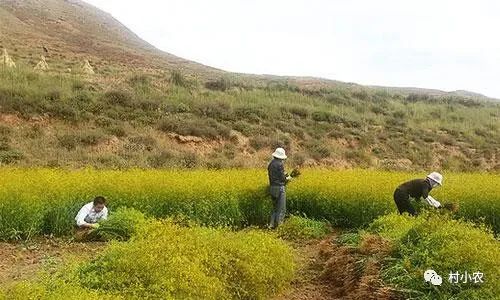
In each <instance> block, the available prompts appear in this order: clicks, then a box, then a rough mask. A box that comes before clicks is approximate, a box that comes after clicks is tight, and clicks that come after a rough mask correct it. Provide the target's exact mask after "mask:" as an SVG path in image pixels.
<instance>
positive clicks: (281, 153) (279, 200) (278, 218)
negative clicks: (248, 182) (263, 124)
mask: <svg viewBox="0 0 500 300" xmlns="http://www.w3.org/2000/svg"><path fill="white" fill-rule="evenodd" d="M272 156H273V159H272V161H271V162H270V163H269V165H268V167H267V174H268V177H269V193H270V194H271V199H272V201H273V211H272V214H271V222H270V224H269V227H270V228H273V229H274V228H276V227H278V226H279V225H280V224H281V223H282V222H283V219H284V217H285V211H286V192H285V186H286V184H287V182H288V181H290V180H291V179H292V177H291V176H289V175H288V174H287V173H285V166H284V163H285V159H287V156H286V153H285V149H283V148H277V149H276V151H274V153H273V154H272Z"/></svg>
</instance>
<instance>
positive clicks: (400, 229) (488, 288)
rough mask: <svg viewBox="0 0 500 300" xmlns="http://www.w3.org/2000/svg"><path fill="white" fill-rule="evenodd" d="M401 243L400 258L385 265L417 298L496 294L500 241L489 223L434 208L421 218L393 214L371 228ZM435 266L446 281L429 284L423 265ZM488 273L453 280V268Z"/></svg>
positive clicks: (389, 274)
mask: <svg viewBox="0 0 500 300" xmlns="http://www.w3.org/2000/svg"><path fill="white" fill-rule="evenodd" d="M368 231H369V232H372V233H377V234H380V235H381V236H382V237H384V238H387V239H390V240H391V241H393V242H395V243H396V245H397V249H398V251H397V253H396V254H395V255H396V256H395V259H393V260H389V263H388V264H387V265H386V266H385V267H384V269H385V271H384V272H383V274H384V279H385V280H386V282H388V283H390V284H391V285H394V286H396V288H397V289H400V290H402V291H404V292H405V293H407V297H412V298H414V299H494V298H495V297H496V296H498V295H499V294H500V286H499V285H498V284H497V282H496V280H494V278H499V276H500V247H499V242H498V241H497V240H496V239H495V238H494V236H493V234H492V233H491V232H490V231H489V230H487V229H486V228H485V227H484V226H479V227H478V226H477V225H473V224H471V223H468V222H464V221H460V220H453V219H451V218H450V217H449V216H447V215H443V214H441V215H440V214H437V213H430V214H424V215H422V216H419V217H417V218H414V217H407V216H406V217H405V216H396V215H389V216H384V217H381V218H379V219H377V220H376V221H375V222H374V223H372V224H371V225H370V227H369V229H368ZM428 269H432V270H435V271H436V272H437V273H438V274H440V275H441V277H442V278H443V284H442V285H441V286H439V287H437V288H433V287H431V286H430V285H428V284H425V282H424V280H423V278H422V277H423V274H424V271H426V270H428ZM465 271H467V272H469V273H470V274H471V275H472V273H474V272H482V273H483V274H484V283H481V284H474V283H470V282H469V283H459V284H452V283H450V282H449V281H448V279H449V275H450V274H451V273H455V272H459V273H461V274H464V272H465Z"/></svg>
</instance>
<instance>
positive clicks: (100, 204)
mask: <svg viewBox="0 0 500 300" xmlns="http://www.w3.org/2000/svg"><path fill="white" fill-rule="evenodd" d="M107 218H108V209H107V208H106V198H104V197H102V196H97V197H95V199H94V201H93V202H90V203H87V204H85V205H84V206H83V207H82V208H81V209H80V211H79V212H78V214H77V215H76V218H75V220H76V226H78V228H80V229H95V228H98V227H99V221H101V220H106V219H107Z"/></svg>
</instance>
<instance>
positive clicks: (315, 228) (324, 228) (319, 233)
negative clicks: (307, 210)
mask: <svg viewBox="0 0 500 300" xmlns="http://www.w3.org/2000/svg"><path fill="white" fill-rule="evenodd" d="M329 232H330V228H329V226H328V224H327V223H325V222H321V221H315V220H311V219H308V218H303V217H299V216H294V215H292V216H290V217H289V218H288V219H286V221H285V222H284V223H283V224H282V225H280V226H279V227H278V229H277V233H278V236H279V237H281V238H283V239H286V240H291V241H295V242H299V241H307V240H311V239H319V238H322V237H324V236H325V235H327V234H328V233H329Z"/></svg>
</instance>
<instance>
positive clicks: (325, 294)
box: [275, 234, 400, 300]
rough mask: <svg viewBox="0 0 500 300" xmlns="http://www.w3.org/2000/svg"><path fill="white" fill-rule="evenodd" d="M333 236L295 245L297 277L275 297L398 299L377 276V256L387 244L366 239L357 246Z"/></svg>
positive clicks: (278, 299)
mask: <svg viewBox="0 0 500 300" xmlns="http://www.w3.org/2000/svg"><path fill="white" fill-rule="evenodd" d="M337 236H338V235H337V234H332V235H330V236H328V237H327V238H325V239H323V240H321V241H313V242H311V243H309V244H307V245H303V246H299V247H298V256H299V257H300V262H299V265H300V267H299V270H298V272H297V274H298V276H297V278H296V279H295V280H294V281H293V282H292V283H291V288H290V289H288V290H287V291H286V292H284V293H282V294H281V295H279V296H278V297H276V298H275V300H285V299H286V300H288V299H291V300H296V299H297V300H298V299H307V300H309V299H310V300H313V299H314V300H316V299H317V300H326V299H346V300H358V299H363V300H371V299H373V300H375V299H376V300H390V299H400V298H399V297H398V296H397V295H396V294H395V293H394V292H393V291H392V290H391V289H389V288H387V287H384V285H383V282H382V280H381V278H380V268H381V265H380V263H379V258H380V257H383V256H384V255H385V253H386V251H387V249H386V246H387V245H385V244H381V243H380V241H379V240H368V241H367V242H365V243H364V244H363V243H362V245H361V247H360V248H359V249H357V248H352V247H346V246H342V245H339V244H337V242H336V241H335V238H336V237H337ZM360 261H364V263H363V264H362V265H361V264H360V263H359V262H360ZM360 265H361V267H360Z"/></svg>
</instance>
